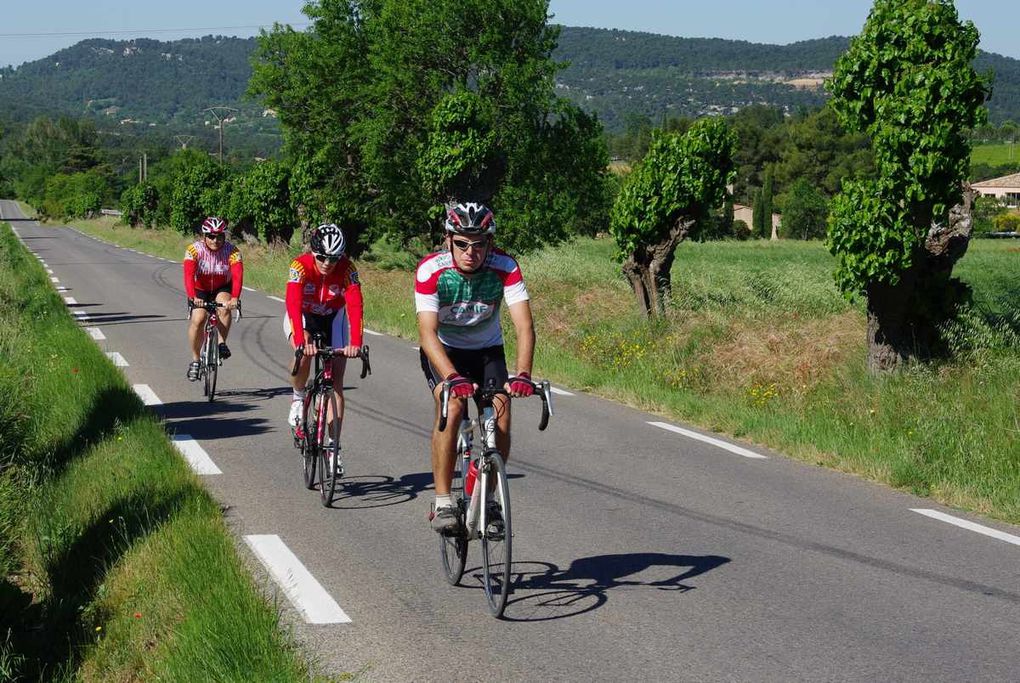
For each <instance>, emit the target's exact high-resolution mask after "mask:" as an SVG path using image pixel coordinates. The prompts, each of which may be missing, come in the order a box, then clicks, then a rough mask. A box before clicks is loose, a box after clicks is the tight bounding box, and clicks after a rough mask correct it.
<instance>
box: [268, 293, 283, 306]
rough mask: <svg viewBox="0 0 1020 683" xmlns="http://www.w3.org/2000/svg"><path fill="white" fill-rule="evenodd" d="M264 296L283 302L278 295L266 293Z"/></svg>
mask: <svg viewBox="0 0 1020 683" xmlns="http://www.w3.org/2000/svg"><path fill="white" fill-rule="evenodd" d="M266 298H267V299H272V300H273V301H279V302H280V303H281V304H282V303H284V301H283V299H281V298H280V297H278V296H273V295H272V294H267V295H266Z"/></svg>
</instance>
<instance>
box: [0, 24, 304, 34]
mask: <svg viewBox="0 0 1020 683" xmlns="http://www.w3.org/2000/svg"><path fill="white" fill-rule="evenodd" d="M277 23H285V22H277ZM289 25H290V26H295V27H298V26H310V25H311V22H307V21H306V22H301V23H297V24H289ZM270 26H272V24H252V25H249V26H206V27H202V28H135V29H109V30H101V31H54V32H48V33H0V38H47V37H59V36H109V35H126V34H132V33H135V34H137V33H194V32H197V31H240V30H248V29H255V28H268V27H270Z"/></svg>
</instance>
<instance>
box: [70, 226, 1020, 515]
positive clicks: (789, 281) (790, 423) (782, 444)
mask: <svg viewBox="0 0 1020 683" xmlns="http://www.w3.org/2000/svg"><path fill="white" fill-rule="evenodd" d="M74 225H75V226H76V227H78V228H79V229H82V230H84V231H85V232H87V233H89V234H93V235H96V236H97V237H102V238H103V239H107V240H110V241H113V242H117V243H119V244H123V245H125V246H130V247H133V248H136V249H140V250H142V251H147V252H149V253H154V254H158V255H161V256H165V257H167V258H171V259H179V258H182V255H183V248H184V244H185V242H186V240H184V239H183V238H181V237H180V236H179V235H176V234H174V233H173V232H170V231H165V230H162V231H161V230H143V229H131V228H128V227H127V226H124V225H119V226H117V225H115V223H114V219H111V218H105V219H102V220H100V221H78V222H75V223H74ZM296 242H297V239H296V238H295V244H294V245H293V246H290V247H287V248H284V247H276V248H266V247H261V246H257V247H254V248H244V247H243V248H244V249H245V251H244V258H245V278H246V281H247V282H249V283H251V285H252V286H254V287H258V288H259V289H262V290H263V291H266V292H268V293H273V294H276V295H279V296H282V295H283V293H284V285H285V274H286V268H287V264H288V262H289V259H290V258H291V254H293V253H296V252H297V250H298V249H299V247H298V246H297V244H296ZM615 249H616V245H615V243H614V241H613V240H611V239H606V238H603V239H591V238H581V239H578V240H576V241H575V242H573V243H571V244H569V245H565V246H560V247H549V248H546V249H543V250H541V251H539V252H537V253H533V254H529V255H526V256H523V257H521V259H520V260H521V267H522V269H523V271H524V274H525V277H526V278H527V281H528V289H529V291H530V292H531V294H532V297H533V310H534V313H535V318H536V325H537V328H538V339H539V343H538V347H537V351H536V354H537V355H536V364H535V367H536V371H537V372H538V373H539V374H541V375H543V376H547V377H549V378H550V379H552V380H553V381H554V382H555V383H558V384H561V385H563V386H566V387H568V388H571V389H578V390H583V391H588V392H591V393H594V394H598V395H601V396H605V397H607V398H611V399H614V400H619V401H623V402H625V403H628V404H630V405H634V406H637V407H640V408H643V409H647V410H650V411H653V412H657V413H660V414H662V415H664V416H667V417H669V418H672V419H675V420H682V421H685V422H689V423H692V424H695V425H698V426H700V427H702V428H704V429H707V430H712V431H717V432H722V433H724V434H728V435H731V436H734V437H737V438H740V439H743V440H746V441H750V442H753V443H756V444H760V445H763V446H766V447H769V448H773V449H775V450H777V451H780V452H783V453H786V454H788V455H792V456H794V457H796V458H799V459H802V460H805V461H807V462H811V463H817V464H820V465H825V466H828V467H833V468H836V469H839V470H843V471H847V472H854V473H857V474H860V475H862V476H865V477H868V478H870V479H875V480H877V481H882V482H885V483H888V484H890V485H892V486H896V487H900V488H904V489H906V490H909V491H911V492H913V493H916V494H919V495H923V496H931V497H932V498H934V499H936V500H939V501H941V502H943V503H946V504H949V505H955V506H958V507H961V508H967V509H971V510H975V511H978V512H981V513H983V514H987V515H991V516H994V517H998V518H1000V519H1003V520H1007V521H1011V522H1014V523H1020V458H1018V454H1020V447H1018V443H1020V303H1018V302H1020V289H1018V284H1017V281H1016V263H1017V260H1018V259H1020V245H1018V244H1016V243H1015V242H1014V241H1011V240H1005V241H1001V242H1000V241H993V240H976V241H973V242H972V243H971V245H970V249H969V250H968V252H967V255H966V256H965V257H964V258H963V259H961V260H960V262H959V263H958V265H957V268H956V270H955V271H954V272H955V273H956V274H957V276H959V277H960V278H961V279H962V280H963V281H964V282H965V283H966V284H968V285H970V286H971V287H972V288H973V292H974V295H973V296H974V303H973V304H972V306H971V307H970V308H968V309H967V310H966V311H965V313H964V314H963V315H961V316H960V317H959V318H958V319H957V320H955V321H954V322H953V323H951V324H949V325H947V326H946V327H945V328H944V329H943V338H944V339H945V342H946V344H948V345H949V346H951V347H952V349H953V351H954V355H953V357H952V358H951V359H948V360H944V361H940V362H937V363H929V364H913V365H910V366H909V367H906V368H904V369H903V371H902V372H900V373H897V374H893V375H889V376H873V375H870V374H869V373H868V372H867V371H866V369H865V364H864V358H865V355H866V353H867V349H866V347H865V345H864V344H862V343H861V340H862V338H863V336H864V331H865V328H866V325H867V320H866V315H865V311H864V306H863V304H862V303H858V304H851V303H849V302H848V301H847V300H846V299H845V298H844V297H843V296H841V295H840V293H839V291H838V290H837V288H836V285H835V283H834V282H833V280H832V270H833V268H834V266H835V261H834V259H833V257H832V256H831V255H830V254H829V253H828V252H827V251H826V249H825V247H824V246H823V245H822V244H821V243H820V242H818V241H800V240H781V241H779V242H767V241H750V242H740V241H717V242H704V243H699V242H690V241H687V242H683V243H681V244H680V246H679V247H678V249H677V259H676V264H675V265H674V266H673V272H672V281H673V288H672V295H671V299H670V301H669V304H668V306H667V307H666V312H665V315H664V316H662V317H660V318H658V319H656V320H654V321H653V322H651V323H649V322H648V321H647V320H646V318H645V316H644V314H643V313H642V312H641V311H640V310H639V309H638V308H637V307H635V306H634V304H633V292H632V291H631V287H630V285H629V284H628V282H627V280H626V279H625V278H624V277H623V275H622V273H621V269H620V268H621V267H620V265H619V264H617V263H616V262H614V261H613V258H612V256H613V253H614V250H615ZM358 266H359V270H360V272H361V276H362V282H363V283H364V286H365V301H366V303H365V306H366V325H367V326H368V327H370V328H372V329H376V330H379V331H383V332H387V333H390V334H395V335H398V336H401V337H403V338H405V339H409V340H411V339H416V335H417V329H416V327H415V315H414V305H413V297H412V296H411V291H412V288H411V281H412V272H413V267H414V258H413V256H411V255H410V254H407V253H406V252H403V251H401V250H398V249H393V248H392V247H389V246H387V245H386V244H385V243H377V244H375V245H373V247H372V249H370V250H369V251H368V252H366V253H365V254H364V255H363V257H362V258H361V259H360V260H359V262H358ZM507 328H508V329H512V326H507ZM510 357H512V355H511V356H510Z"/></svg>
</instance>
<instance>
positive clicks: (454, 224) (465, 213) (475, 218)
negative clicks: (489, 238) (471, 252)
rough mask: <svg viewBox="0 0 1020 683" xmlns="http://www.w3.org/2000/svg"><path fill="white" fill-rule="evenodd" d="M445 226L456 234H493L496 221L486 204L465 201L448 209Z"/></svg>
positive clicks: (449, 231)
mask: <svg viewBox="0 0 1020 683" xmlns="http://www.w3.org/2000/svg"><path fill="white" fill-rule="evenodd" d="M443 227H444V228H445V229H446V232H447V233H452V234H455V235H491V234H493V233H494V232H496V221H495V219H494V218H493V217H492V211H491V210H490V209H489V207H487V206H485V205H484V204H477V203H475V202H463V203H460V204H454V205H452V206H450V207H448V208H447V209H446V222H445V223H444V224H443Z"/></svg>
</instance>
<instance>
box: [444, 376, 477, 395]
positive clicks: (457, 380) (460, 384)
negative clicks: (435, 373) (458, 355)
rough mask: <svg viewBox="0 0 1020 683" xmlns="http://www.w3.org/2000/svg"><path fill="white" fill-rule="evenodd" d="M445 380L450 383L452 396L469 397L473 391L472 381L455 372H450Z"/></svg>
mask: <svg viewBox="0 0 1020 683" xmlns="http://www.w3.org/2000/svg"><path fill="white" fill-rule="evenodd" d="M446 381H447V382H449V383H450V395H451V396H453V397H454V398H471V397H472V396H474V393H475V385H474V382H472V381H471V380H469V379H468V378H467V377H464V376H463V375H459V374H457V373H456V372H452V373H450V375H449V377H447V378H446Z"/></svg>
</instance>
